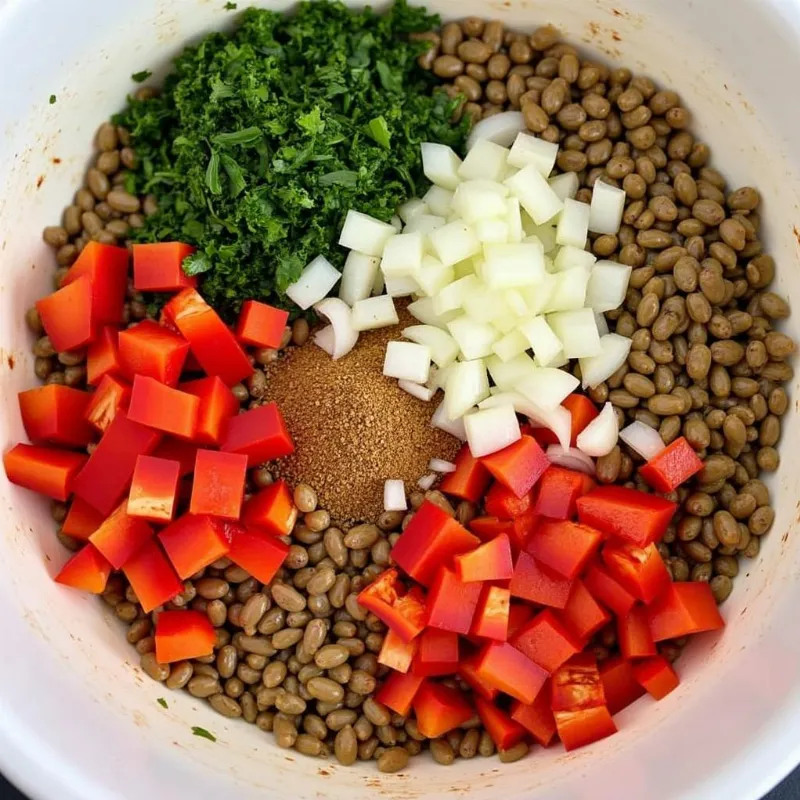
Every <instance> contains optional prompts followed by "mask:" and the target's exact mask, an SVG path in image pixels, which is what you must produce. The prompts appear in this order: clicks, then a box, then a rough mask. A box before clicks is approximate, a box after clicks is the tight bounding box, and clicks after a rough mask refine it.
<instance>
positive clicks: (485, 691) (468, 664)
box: [458, 653, 500, 700]
mask: <svg viewBox="0 0 800 800" xmlns="http://www.w3.org/2000/svg"><path fill="white" fill-rule="evenodd" d="M479 655H480V653H473V654H472V655H469V656H467V657H466V658H462V659H461V663H460V664H459V665H458V675H459V676H460V677H461V678H463V680H464V681H465V682H466V683H468V684H469V685H470V687H471V688H472V691H473V692H475V694H476V695H480V696H481V697H483V698H484V699H486V700H494V699H495V697H497V695H499V694H500V692H499V691H498V690H497V689H496V688H495V687H494V686H491V685H490V684H488V683H486V681H484V680H483V678H481V676H480V675H478V656H479Z"/></svg>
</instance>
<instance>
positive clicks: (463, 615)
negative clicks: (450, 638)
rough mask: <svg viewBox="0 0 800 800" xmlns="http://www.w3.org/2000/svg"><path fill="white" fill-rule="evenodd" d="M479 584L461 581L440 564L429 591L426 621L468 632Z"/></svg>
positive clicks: (458, 631)
mask: <svg viewBox="0 0 800 800" xmlns="http://www.w3.org/2000/svg"><path fill="white" fill-rule="evenodd" d="M482 588H483V587H482V584H480V583H463V582H462V581H460V580H459V578H458V576H457V575H456V574H455V572H453V571H452V570H451V569H448V568H447V567H440V568H439V571H438V572H437V573H436V577H435V578H434V580H433V584H432V586H431V590H430V592H429V593H428V625H429V626H430V627H431V628H439V629H440V630H443V631H453V632H454V633H463V634H465V635H466V634H468V633H469V630H470V628H471V627H472V617H473V616H474V614H475V608H476V607H477V605H478V600H479V599H480V596H481V589H482Z"/></svg>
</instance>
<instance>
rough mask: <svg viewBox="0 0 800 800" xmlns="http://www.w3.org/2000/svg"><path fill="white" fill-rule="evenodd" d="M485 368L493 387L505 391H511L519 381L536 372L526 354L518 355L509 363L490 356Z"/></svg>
mask: <svg viewBox="0 0 800 800" xmlns="http://www.w3.org/2000/svg"><path fill="white" fill-rule="evenodd" d="M486 368H487V369H488V370H489V375H491V376H492V380H493V381H494V383H495V386H499V387H500V388H501V389H506V390H513V388H514V387H515V386H516V385H517V383H519V381H521V380H522V379H523V378H525V377H527V376H529V375H532V374H533V373H534V372H535V371H536V365H535V364H534V363H533V359H532V358H531V357H530V356H529V355H528V354H527V353H520V354H519V355H518V356H517V357H516V358H512V359H511V360H509V361H503V360H502V359H500V358H499V357H498V356H495V355H493V356H490V357H489V358H487V359H486Z"/></svg>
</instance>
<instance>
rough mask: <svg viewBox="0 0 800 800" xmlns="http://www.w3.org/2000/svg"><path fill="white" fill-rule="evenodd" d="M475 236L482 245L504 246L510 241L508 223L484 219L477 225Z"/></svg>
mask: <svg viewBox="0 0 800 800" xmlns="http://www.w3.org/2000/svg"><path fill="white" fill-rule="evenodd" d="M475 235H476V236H477V237H478V241H479V242H480V243H481V244H486V243H495V244H504V243H505V242H507V241H508V238H509V237H508V223H507V222H505V221H504V220H502V219H482V220H479V221H478V222H476V223H475Z"/></svg>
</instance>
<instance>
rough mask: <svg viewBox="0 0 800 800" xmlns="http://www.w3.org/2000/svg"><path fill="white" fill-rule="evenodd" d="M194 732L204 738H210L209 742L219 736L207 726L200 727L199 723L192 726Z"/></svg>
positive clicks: (214, 740)
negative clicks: (210, 731)
mask: <svg viewBox="0 0 800 800" xmlns="http://www.w3.org/2000/svg"><path fill="white" fill-rule="evenodd" d="M192 733H193V734H194V735H195V736H199V737H201V738H202V739H208V741H209V742H216V741H217V737H216V736H214V734H213V733H209V732H208V731H207V730H206V729H205V728H200V727H198V726H197V725H194V726H193V727H192Z"/></svg>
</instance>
